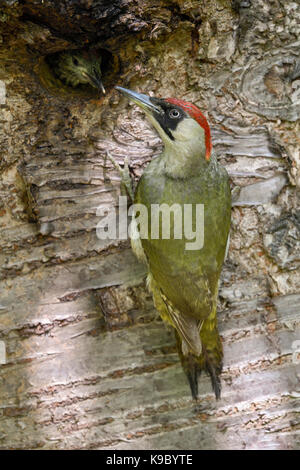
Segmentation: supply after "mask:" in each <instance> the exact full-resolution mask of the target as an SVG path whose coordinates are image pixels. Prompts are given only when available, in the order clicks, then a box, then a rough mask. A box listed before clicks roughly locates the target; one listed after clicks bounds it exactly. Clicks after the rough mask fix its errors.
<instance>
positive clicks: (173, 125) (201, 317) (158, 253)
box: [116, 87, 231, 399]
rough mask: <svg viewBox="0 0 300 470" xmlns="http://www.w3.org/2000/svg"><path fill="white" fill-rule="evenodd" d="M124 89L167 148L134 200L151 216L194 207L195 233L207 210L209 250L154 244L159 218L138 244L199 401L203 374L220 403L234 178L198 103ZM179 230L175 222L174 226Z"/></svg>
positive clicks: (136, 248) (145, 174)
mask: <svg viewBox="0 0 300 470" xmlns="http://www.w3.org/2000/svg"><path fill="white" fill-rule="evenodd" d="M116 88H117V90H119V91H120V92H121V93H122V94H123V95H125V96H127V97H128V98H130V99H131V100H133V101H134V103H136V104H137V105H138V106H139V107H141V108H142V109H143V110H144V111H145V113H146V115H147V117H148V118H149V120H150V121H151V123H152V124H153V126H154V127H155V129H156V130H157V131H158V133H159V135H160V136H161V138H162V140H163V143H164V150H163V152H162V154H161V155H160V156H159V157H157V158H155V159H153V160H152V161H151V162H150V164H149V165H148V166H147V167H146V169H145V171H144V172H143V175H142V177H141V178H140V180H139V182H138V185H137V187H136V190H135V194H134V202H135V203H138V204H143V205H144V206H146V207H147V209H148V213H149V214H150V213H151V205H153V204H159V205H160V204H164V203H165V204H168V205H169V206H172V205H173V204H179V205H180V207H182V209H183V208H184V205H185V204H192V207H193V212H192V225H193V227H195V225H196V221H195V217H196V211H195V206H196V205H197V204H204V244H203V247H202V249H196V250H187V249H186V243H187V242H188V241H189V240H187V239H186V238H185V237H184V236H183V238H182V239H175V238H174V237H172V238H171V239H163V238H162V237H161V236H160V237H159V238H158V239H153V238H151V228H152V226H151V220H150V219H151V218H149V220H148V221H149V224H148V238H137V239H136V237H134V238H132V239H131V243H132V248H133V250H134V252H135V253H136V255H137V256H138V257H139V258H143V259H144V260H145V261H146V263H147V265H148V270H149V274H148V279H147V281H148V285H149V287H150V290H151V291H152V294H153V299H154V304H155V307H156V309H157V310H158V311H159V313H160V315H161V317H162V319H163V320H165V321H166V322H168V323H170V324H171V325H172V326H173V327H174V328H175V331H176V339H177V347H178V351H179V355H180V360H181V363H182V366H183V369H184V371H185V373H186V375H187V377H188V381H189V384H190V387H191V392H192V396H193V398H194V399H197V396H198V376H199V375H200V373H201V371H202V370H206V372H208V374H209V375H210V378H211V382H212V387H213V390H214V392H215V395H216V398H217V399H218V398H219V397H220V392H221V383H220V373H221V371H222V357H223V352H222V344H221V340H220V336H219V333H218V329H217V311H216V309H217V299H218V285H219V278H220V273H221V268H222V264H223V261H224V258H225V253H226V247H227V243H228V237H229V228H230V217H231V192H230V186H229V178H228V174H227V172H226V170H225V168H223V167H222V166H220V165H219V164H218V162H217V159H216V156H215V155H214V153H213V152H212V144H211V134H210V128H209V125H208V123H207V120H206V118H205V117H204V115H203V114H202V113H201V111H200V110H199V109H198V108H197V107H196V106H195V105H193V104H191V103H188V102H186V101H183V100H179V99H175V98H167V99H160V98H152V97H149V96H147V95H143V94H140V93H136V92H134V91H131V90H127V89H125V88H122V87H116ZM182 212H183V211H182ZM174 217H176V215H174ZM174 224H175V220H174V219H173V224H171V228H174ZM133 227H134V225H133ZM135 229H138V227H135ZM139 229H141V227H139ZM160 235H161V234H160Z"/></svg>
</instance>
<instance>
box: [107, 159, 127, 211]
mask: <svg viewBox="0 0 300 470" xmlns="http://www.w3.org/2000/svg"><path fill="white" fill-rule="evenodd" d="M106 155H107V157H108V158H109V160H110V161H111V162H112V164H113V166H114V167H115V169H116V170H118V172H119V173H120V176H121V193H125V194H128V196H129V197H130V199H131V201H132V202H133V201H134V191H133V188H132V178H131V175H130V171H129V158H128V157H127V156H126V157H125V158H124V168H121V166H120V165H119V163H118V162H117V161H116V160H115V159H114V157H113V156H112V155H111V154H110V153H109V150H106Z"/></svg>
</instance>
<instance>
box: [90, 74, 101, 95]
mask: <svg viewBox="0 0 300 470" xmlns="http://www.w3.org/2000/svg"><path fill="white" fill-rule="evenodd" d="M87 77H88V79H89V82H90V84H91V85H92V86H93V87H95V88H98V90H101V91H102V93H103V94H104V95H105V88H104V86H103V83H102V80H101V77H100V76H99V74H97V73H95V75H90V74H87Z"/></svg>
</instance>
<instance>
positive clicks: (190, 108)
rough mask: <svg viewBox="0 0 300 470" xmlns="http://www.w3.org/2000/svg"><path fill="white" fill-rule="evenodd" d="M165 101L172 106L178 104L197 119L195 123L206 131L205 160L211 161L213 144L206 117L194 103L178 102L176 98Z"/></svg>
mask: <svg viewBox="0 0 300 470" xmlns="http://www.w3.org/2000/svg"><path fill="white" fill-rule="evenodd" d="M165 101H167V102H168V103H172V104H176V105H177V106H180V107H181V108H182V109H184V111H186V112H187V113H188V114H189V115H190V116H191V118H193V119H195V121H197V122H198V124H199V125H200V126H201V127H202V128H203V129H204V132H205V147H206V152H205V158H206V160H209V159H210V155H211V149H212V143H211V135H210V128H209V125H208V122H207V120H206V117H205V116H204V115H203V114H202V113H201V111H200V109H199V108H197V106H195V105H194V104H192V103H189V102H188V101H183V100H177V99H176V98H167V99H166V100H165Z"/></svg>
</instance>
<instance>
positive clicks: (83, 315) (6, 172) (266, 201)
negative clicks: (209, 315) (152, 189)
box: [0, 0, 300, 449]
mask: <svg viewBox="0 0 300 470" xmlns="http://www.w3.org/2000/svg"><path fill="white" fill-rule="evenodd" d="M299 29H300V6H299V3H298V2H296V1H291V0H234V1H232V2H231V1H226V0H207V1H205V2H202V1H196V0H152V1H151V0H147V1H141V0H114V1H108V0H107V1H105V0H102V1H100V0H82V1H75V0H63V1H58V0H44V1H43V2H40V1H35V0H23V1H14V0H2V2H0V41H1V44H0V123H1V124H0V126H1V127H0V149H1V160H0V191H1V201H0V244H1V252H0V266H1V286H0V288H1V296H0V340H1V342H0V344H1V349H0V352H1V351H2V354H1V357H2V362H5V363H3V364H2V365H0V447H1V448H4V449H6V448H14V449H15V448H26V449H28V448H31V449H40V448H41V449H67V448H70V449H79V448H80V449H93V448H95V449H295V448H299V447H300V435H299V429H300V421H299V410H300V402H299V397H300V387H299V380H300V353H299V351H300V321H299V318H300V316H299V312H300V289H299V286H300V274H299V259H300V257H299V255H300V246H299V238H300V212H299V196H298V195H297V186H298V188H299V185H300V177H299V170H300V155H299V143H300V142H299V117H300V59H299V47H300V41H299ZM88 46H93V47H96V48H98V49H99V50H100V51H102V52H103V55H104V56H105V57H106V59H105V70H104V71H103V72H104V85H105V87H106V89H107V94H106V95H105V97H102V98H101V99H99V97H98V96H97V95H95V93H94V92H93V90H92V89H88V88H86V89H78V90H76V89H71V88H70V87H67V86H65V85H63V84H62V83H60V82H59V81H58V80H57V79H56V77H55V74H54V73H53V70H51V67H50V65H49V61H48V59H47V57H49V54H55V53H59V52H60V51H62V50H64V49H75V48H76V49H78V48H79V47H88ZM50 62H51V61H50ZM116 84H119V85H122V86H124V87H127V88H131V89H135V90H140V91H144V92H145V93H148V94H153V95H156V96H160V97H167V96H172V97H177V98H182V99H185V100H188V101H192V102H194V103H195V104H197V105H198V106H199V107H200V108H201V109H202V110H203V111H204V112H205V113H206V115H207V116H208V118H209V121H210V123H211V126H212V133H213V144H214V147H215V149H216V151H217V153H218V155H219V158H220V161H221V162H222V163H223V164H224V165H225V166H226V168H227V170H228V172H229V173H230V175H231V178H232V185H233V188H235V189H234V195H235V196H234V207H233V210H232V230H231V244H230V249H229V256H228V259H227V262H226V264H225V266H224V270H223V275H222V280H221V287H220V305H219V325H220V331H221V334H222V338H223V344H224V373H223V374H222V385H223V392H222V399H221V400H220V401H219V402H216V401H215V399H214V396H213V394H212V391H211V388H210V382H209V379H208V377H205V376H203V377H202V378H201V381H200V399H199V404H198V405H197V406H195V404H194V403H193V402H192V400H191V398H190V391H189V387H188V384H187V382H186V379H185V377H184V375H183V372H182V370H181V366H180V364H179V359H178V357H177V353H176V350H175V339H174V335H173V331H171V330H170V329H168V328H167V327H166V326H165V325H164V324H163V323H162V322H161V321H160V319H159V318H158V315H157V313H156V312H155V310H154V308H153V303H152V299H151V296H150V295H149V293H148V292H147V289H146V286H145V268H144V266H143V265H141V264H139V263H138V262H137V260H136V259H135V257H134V255H133V254H132V252H131V249H130V247H129V244H128V242H119V243H118V242H111V241H110V240H102V241H101V240H99V239H98V238H97V237H96V231H95V228H96V225H97V223H98V222H99V220H100V218H99V216H97V214H96V210H97V208H99V207H100V208H104V207H107V206H109V207H115V206H116V205H117V200H118V194H119V185H120V178H119V175H118V173H117V172H116V170H115V169H114V168H113V166H112V164H111V162H110V161H109V159H107V158H106V152H107V150H109V152H110V153H111V154H112V155H113V156H114V157H115V158H116V159H117V161H119V162H120V163H122V162H123V160H124V156H126V155H127V156H129V157H130V159H131V168H132V171H133V173H134V174H135V176H136V178H138V177H139V175H140V174H141V172H142V169H143V167H144V166H145V165H146V164H147V162H148V161H149V160H150V159H151V158H152V157H154V156H155V155H157V154H159V152H160V151H161V148H162V144H161V141H160V139H159V138H158V137H157V135H156V133H155V132H154V131H153V130H152V128H151V127H150V125H149V124H148V123H147V122H146V120H145V117H144V115H143V113H142V112H141V111H140V110H138V109H137V108H136V107H135V106H133V105H131V104H129V103H128V102H127V100H125V99H124V98H122V97H121V96H120V95H119V94H118V93H117V92H116V91H114V90H113V86H114V85H116ZM4 348H5V349H6V361H4V360H3V357H4V354H3V349H4Z"/></svg>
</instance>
